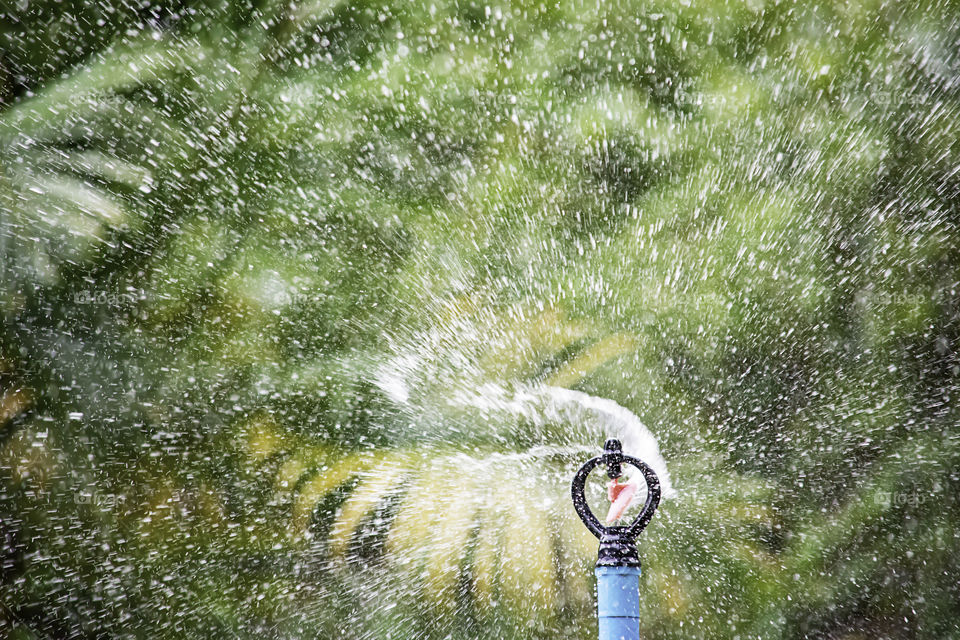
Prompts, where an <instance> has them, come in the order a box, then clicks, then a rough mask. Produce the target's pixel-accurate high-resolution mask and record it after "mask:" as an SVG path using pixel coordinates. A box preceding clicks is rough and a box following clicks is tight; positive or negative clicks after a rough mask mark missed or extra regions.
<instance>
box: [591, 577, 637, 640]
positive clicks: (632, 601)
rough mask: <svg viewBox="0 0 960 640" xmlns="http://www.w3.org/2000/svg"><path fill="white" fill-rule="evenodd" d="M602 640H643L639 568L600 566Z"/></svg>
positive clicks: (599, 591)
mask: <svg viewBox="0 0 960 640" xmlns="http://www.w3.org/2000/svg"><path fill="white" fill-rule="evenodd" d="M596 575H597V619H598V621H599V623H600V640H640V567H597V568H596Z"/></svg>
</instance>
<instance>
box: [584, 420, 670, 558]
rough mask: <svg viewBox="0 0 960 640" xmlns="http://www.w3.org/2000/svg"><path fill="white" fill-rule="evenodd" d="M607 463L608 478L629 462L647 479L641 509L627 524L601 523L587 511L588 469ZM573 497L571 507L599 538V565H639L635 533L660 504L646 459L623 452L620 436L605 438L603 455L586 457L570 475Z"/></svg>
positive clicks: (617, 473) (616, 474)
mask: <svg viewBox="0 0 960 640" xmlns="http://www.w3.org/2000/svg"><path fill="white" fill-rule="evenodd" d="M601 464H603V465H606V467H607V475H608V476H609V477H610V478H611V479H616V478H619V477H620V475H621V474H622V471H623V469H622V465H623V464H629V465H631V466H633V467H635V468H637V469H638V470H639V471H640V472H641V473H642V474H643V478H644V480H645V481H646V483H647V500H646V502H645V503H644V505H643V509H641V511H640V513H639V514H638V515H637V517H636V518H634V520H633V522H632V523H630V524H629V525H625V526H624V525H616V526H609V527H607V526H604V525H602V524H600V521H599V520H598V519H597V516H595V515H594V514H593V512H592V511H590V507H589V506H588V505H587V499H586V497H585V496H584V486H585V484H586V481H587V478H588V477H589V475H590V472H591V471H593V470H594V469H595V468H596V467H598V466H599V465H601ZM570 494H571V497H572V498H573V508H574V509H576V511H577V515H578V516H580V520H582V521H583V524H585V525H586V527H587V529H589V530H590V533H592V534H593V535H594V536H596V537H597V539H599V540H600V549H599V551H598V552H597V566H598V567H639V566H640V557H639V556H638V555H637V536H638V535H640V532H641V531H643V530H644V528H646V526H647V525H648V524H649V523H650V519H651V518H653V513H654V511H656V509H657V506H658V505H659V504H660V480H659V478H657V474H656V473H654V472H653V469H651V468H650V467H649V466H647V464H646V463H644V462H642V461H641V460H638V459H637V458H634V457H632V456H628V455H624V453H623V445H621V444H620V441H619V440H614V439H610V440H607V442H606V444H605V445H604V451H603V454H602V455H599V456H597V457H595V458H591V459H590V460H588V461H587V462H586V463H585V464H584V465H583V466H582V467H580V470H579V471H577V474H576V475H575V476H574V477H573V482H572V483H571V486H570Z"/></svg>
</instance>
